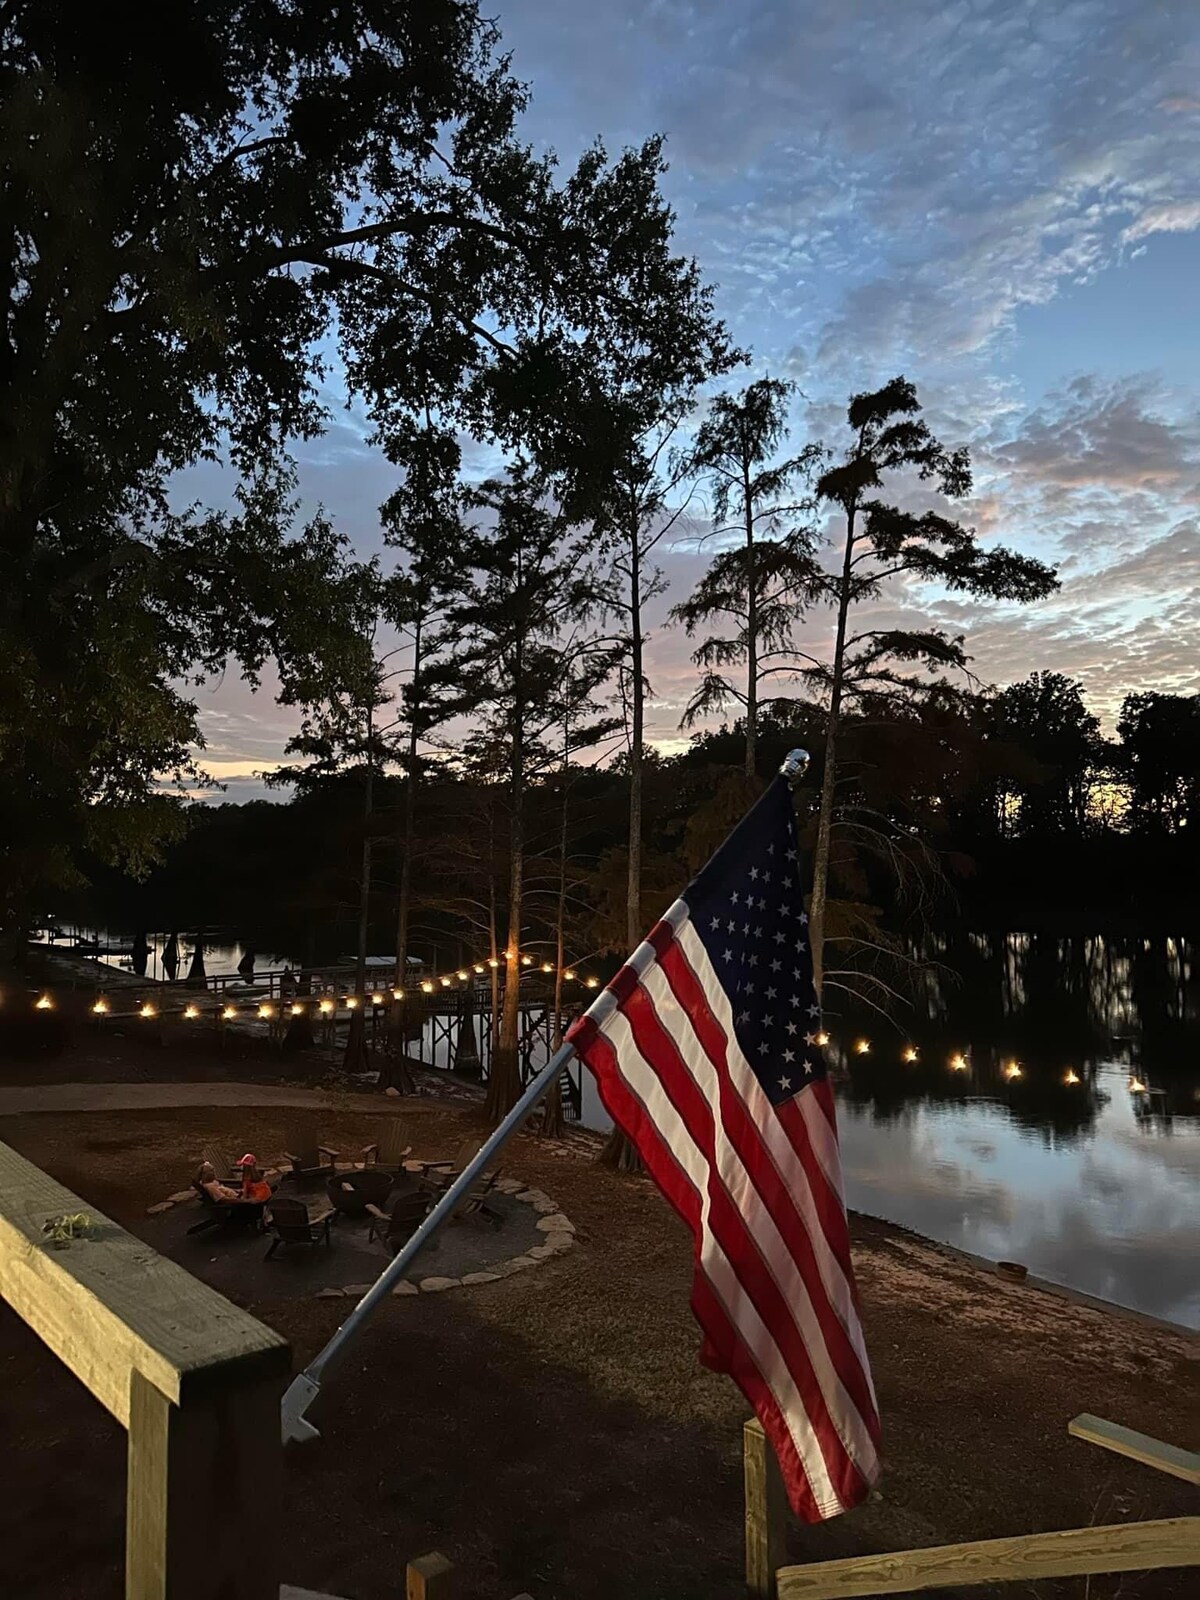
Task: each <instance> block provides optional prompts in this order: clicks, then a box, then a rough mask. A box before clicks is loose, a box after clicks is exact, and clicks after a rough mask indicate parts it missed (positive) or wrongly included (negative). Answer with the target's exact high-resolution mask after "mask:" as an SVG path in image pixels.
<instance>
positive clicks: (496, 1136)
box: [282, 1044, 575, 1444]
mask: <svg viewBox="0 0 1200 1600" xmlns="http://www.w3.org/2000/svg"><path fill="white" fill-rule="evenodd" d="M574 1054H575V1050H574V1047H573V1046H572V1045H569V1044H564V1045H563V1046H562V1048H561V1049H560V1050H558V1051H556V1052H555V1054H554V1056H553V1057H552V1059H551V1060H550V1061H548V1062H547V1063H546V1065H545V1066H544V1067H543V1068H542V1070H541V1071H540V1072H539V1073H538V1075H537V1076H536V1077H535V1078H532V1079H530V1082H529V1085H528V1087H527V1088H526V1090H525V1093H524V1094H523V1095H522V1096H521V1098H520V1099H519V1100H518V1101H517V1103H516V1105H515V1106H514V1107H513V1108H512V1110H511V1111H510V1112H509V1113H508V1115H507V1116H506V1117H505V1119H504V1121H503V1122H502V1123H501V1124H500V1126H499V1127H498V1128H496V1129H495V1130H494V1131H493V1132H492V1134H491V1136H490V1137H489V1138H488V1140H487V1142H486V1144H484V1145H483V1146H482V1147H481V1148H480V1150H479V1152H478V1153H477V1154H476V1155H475V1156H474V1157H472V1159H471V1160H470V1161H469V1162H468V1163H467V1165H466V1166H465V1167H464V1168H463V1170H462V1172H461V1173H460V1174H459V1175H458V1177H457V1178H456V1179H455V1180H454V1182H453V1183H452V1184H451V1185H450V1187H449V1189H447V1190H446V1193H445V1194H444V1195H443V1196H442V1198H441V1199H440V1200H439V1201H438V1203H437V1205H436V1206H434V1208H433V1210H432V1211H431V1212H430V1213H429V1215H428V1216H427V1217H426V1218H425V1220H424V1222H422V1224H421V1226H420V1227H419V1228H418V1229H417V1231H416V1233H414V1234H413V1236H412V1238H411V1239H409V1241H408V1243H407V1244H405V1245H404V1247H403V1248H402V1249H401V1250H400V1251H399V1253H398V1254H397V1255H396V1257H395V1259H394V1260H393V1261H391V1262H390V1263H389V1264H388V1266H386V1267H385V1268H384V1270H383V1271H382V1272H381V1273H380V1274H379V1277H378V1278H376V1280H375V1282H374V1283H373V1284H372V1285H371V1287H370V1288H369V1289H368V1290H367V1292H366V1294H365V1295H363V1297H362V1299H361V1300H360V1301H359V1302H358V1304H357V1305H356V1306H355V1308H354V1310H353V1311H352V1312H351V1313H350V1315H349V1316H348V1317H347V1318H346V1320H345V1322H343V1323H342V1325H341V1327H340V1328H339V1329H338V1331H337V1332H336V1333H335V1334H334V1336H333V1338H332V1339H330V1341H329V1343H328V1344H327V1345H326V1346H325V1348H324V1350H322V1351H321V1352H320V1354H319V1355H317V1356H315V1357H314V1358H313V1360H312V1361H310V1362H309V1364H308V1366H307V1367H305V1369H304V1371H303V1372H301V1373H299V1374H298V1375H297V1376H296V1377H295V1378H293V1379H292V1382H291V1384H290V1385H289V1387H288V1390H287V1393H286V1394H285V1395H284V1397H283V1407H282V1421H283V1442H284V1444H287V1443H288V1441H289V1440H294V1441H295V1442H296V1443H298V1444H303V1443H305V1442H307V1441H308V1440H309V1439H316V1438H319V1437H320V1430H319V1429H317V1428H315V1427H314V1426H313V1424H312V1423H311V1422H309V1421H308V1419H307V1418H306V1417H305V1414H304V1413H305V1412H306V1411H307V1410H308V1408H309V1406H310V1405H311V1404H312V1403H313V1401H314V1400H315V1399H316V1398H317V1396H318V1395H319V1394H320V1392H321V1379H322V1377H323V1376H324V1374H325V1372H326V1371H327V1370H328V1368H329V1367H331V1366H332V1365H333V1363H334V1361H335V1360H336V1359H337V1358H338V1356H339V1355H341V1353H342V1351H343V1350H344V1349H345V1348H346V1346H347V1345H348V1344H349V1343H350V1341H351V1340H352V1339H353V1338H354V1336H355V1334H356V1333H357V1332H358V1331H359V1329H360V1328H361V1327H362V1326H363V1324H364V1323H365V1322H366V1320H367V1318H368V1317H369V1316H370V1315H371V1313H372V1312H373V1311H374V1310H375V1308H376V1306H378V1305H379V1303H380V1302H381V1301H383V1300H386V1299H387V1297H388V1295H389V1294H390V1292H391V1290H392V1289H393V1287H394V1286H395V1285H396V1284H397V1283H398V1282H399V1280H400V1279H401V1278H402V1277H403V1276H404V1273H405V1271H406V1269H407V1268H408V1266H409V1265H410V1264H411V1262H412V1260H413V1258H414V1257H415V1256H416V1255H417V1254H418V1253H419V1252H420V1251H421V1250H423V1249H424V1248H425V1246H426V1245H427V1244H428V1243H429V1241H430V1239H432V1238H433V1236H434V1234H435V1233H437V1231H438V1229H439V1228H441V1227H442V1225H443V1224H444V1223H446V1222H447V1221H449V1219H450V1217H451V1216H452V1215H453V1214H454V1212H455V1210H456V1209H457V1207H458V1203H459V1201H460V1200H462V1199H463V1197H464V1196H465V1195H466V1194H467V1193H468V1192H469V1190H470V1188H471V1186H472V1184H473V1183H474V1182H475V1180H476V1178H478V1177H479V1175H480V1173H481V1172H483V1170H484V1168H485V1167H486V1166H487V1165H488V1163H489V1162H490V1161H491V1159H492V1157H493V1156H495V1155H496V1154H498V1152H499V1151H500V1150H502V1149H503V1148H504V1146H505V1145H506V1144H507V1143H508V1141H509V1140H510V1139H511V1138H512V1136H513V1134H514V1133H516V1131H517V1129H518V1128H520V1126H521V1124H522V1123H523V1122H524V1121H525V1119H526V1118H527V1117H528V1115H529V1113H530V1112H531V1111H532V1110H533V1108H534V1107H535V1106H536V1105H537V1103H538V1101H539V1100H540V1099H541V1098H542V1096H543V1095H544V1094H545V1093H546V1091H547V1090H548V1089H549V1088H550V1086H551V1084H552V1083H553V1082H554V1080H555V1079H556V1078H557V1077H558V1075H559V1073H560V1072H561V1071H562V1069H563V1068H564V1067H565V1066H566V1064H567V1062H568V1061H570V1059H571V1057H572V1056H573V1055H574Z"/></svg>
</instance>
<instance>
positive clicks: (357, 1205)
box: [325, 1167, 392, 1217]
mask: <svg viewBox="0 0 1200 1600" xmlns="http://www.w3.org/2000/svg"><path fill="white" fill-rule="evenodd" d="M391 1187H392V1174H391V1173H390V1172H386V1171H380V1169H379V1168H378V1167H364V1168H363V1169H362V1170H361V1171H359V1172H337V1173H334V1174H333V1175H332V1176H331V1177H328V1178H326V1180H325V1193H326V1194H327V1195H328V1196H329V1201H330V1204H331V1205H332V1206H333V1207H334V1208H335V1209H336V1210H338V1211H340V1212H342V1214H343V1215H344V1216H347V1217H365V1216H366V1214H367V1207H368V1206H382V1205H383V1203H384V1201H385V1200H386V1199H387V1197H388V1194H389V1192H390V1191H391Z"/></svg>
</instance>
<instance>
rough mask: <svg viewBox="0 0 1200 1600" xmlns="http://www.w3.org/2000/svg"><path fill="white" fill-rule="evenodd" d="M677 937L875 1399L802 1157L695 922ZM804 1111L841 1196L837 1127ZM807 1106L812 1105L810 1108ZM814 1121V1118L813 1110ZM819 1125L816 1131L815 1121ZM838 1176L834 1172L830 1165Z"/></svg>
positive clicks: (857, 1326) (816, 1109)
mask: <svg viewBox="0 0 1200 1600" xmlns="http://www.w3.org/2000/svg"><path fill="white" fill-rule="evenodd" d="M677 938H678V940H679V944H680V947H681V949H682V950H683V953H684V955H685V956H686V957H687V960H688V965H689V966H690V967H691V969H692V971H693V972H694V973H695V975H696V978H697V981H698V982H699V984H700V986H701V987H702V988H703V990H704V993H705V995H706V996H707V998H708V1004H709V1008H710V1009H711V1011H712V1013H713V1015H714V1016H715V1017H716V1019H717V1022H718V1024H719V1025H720V1028H721V1031H722V1033H724V1035H725V1041H726V1044H725V1048H726V1060H727V1061H728V1063H729V1076H730V1081H731V1082H732V1084H733V1086H734V1088H735V1089H736V1091H737V1093H738V1094H739V1095H740V1096H741V1098H742V1101H743V1103H744V1104H745V1106H746V1110H747V1112H748V1114H749V1116H750V1118H751V1120H752V1121H753V1123H754V1125H755V1127H756V1128H757V1129H758V1130H759V1132H760V1134H761V1135H762V1138H763V1141H764V1143H765V1145H766V1147H767V1149H768V1151H769V1152H770V1155H771V1158H772V1160H773V1161H774V1163H775V1168H776V1171H777V1172H778V1173H779V1175H780V1178H781V1180H782V1181H783V1183H784V1184H785V1185H786V1186H787V1188H788V1190H789V1192H790V1193H791V1196H792V1198H793V1200H794V1201H795V1202H796V1205H797V1208H798V1209H799V1211H800V1213H801V1218H802V1220H803V1222H804V1228H805V1232H806V1233H807V1234H808V1236H809V1238H810V1239H811V1240H812V1243H813V1250H814V1252H815V1254H816V1258H817V1266H818V1270H819V1271H820V1274H821V1282H822V1283H823V1284H824V1285H825V1292H826V1293H827V1294H828V1296H829V1301H830V1304H831V1305H832V1306H833V1309H834V1312H835V1313H836V1315H837V1316H838V1318H839V1320H840V1321H841V1323H842V1326H843V1327H844V1328H845V1330H846V1333H847V1335H848V1337H849V1339H850V1343H851V1345H852V1347H853V1349H854V1351H855V1354H856V1355H857V1356H858V1359H859V1362H860V1364H861V1366H862V1369H863V1371H864V1373H865V1374H866V1378H867V1385H868V1388H869V1389H870V1392H871V1398H872V1399H873V1400H874V1398H875V1391H874V1387H873V1385H872V1383H871V1367H870V1363H869V1362H868V1360H867V1349H866V1343H865V1341H864V1339H863V1331H862V1324H861V1323H860V1321H859V1318H858V1311H857V1308H856V1307H855V1304H854V1296H853V1295H852V1293H851V1290H850V1285H849V1283H848V1282H847V1281H846V1275H845V1273H844V1272H843V1270H842V1265H841V1262H840V1261H838V1259H837V1257H836V1256H835V1255H834V1253H833V1251H832V1250H831V1249H830V1246H829V1242H828V1240H827V1239H826V1237H825V1230H824V1228H823V1227H822V1226H821V1219H820V1217H819V1216H818V1214H817V1208H816V1203H815V1201H814V1200H813V1195H812V1189H811V1187H810V1185H809V1181H808V1174H807V1173H806V1172H805V1170H804V1167H803V1164H802V1163H801V1161H800V1157H799V1156H798V1155H797V1154H796V1152H795V1150H794V1149H793V1148H792V1142H791V1140H790V1139H789V1138H788V1136H787V1132H786V1130H785V1129H784V1128H783V1127H782V1126H781V1124H780V1122H779V1120H778V1118H777V1117H776V1115H775V1111H774V1107H773V1106H772V1105H771V1102H770V1101H769V1100H768V1098H767V1096H766V1093H765V1091H764V1090H763V1087H762V1085H761V1084H760V1083H759V1081H758V1078H757V1077H756V1076H755V1074H754V1072H753V1071H752V1069H751V1067H750V1063H749V1062H748V1061H747V1060H746V1058H745V1056H744V1055H743V1054H742V1050H741V1046H740V1045H739V1044H738V1042H737V1033H736V1031H735V1029H734V1026H733V1011H732V1009H731V1007H730V1004H729V999H728V997H727V995H726V994H725V991H724V989H722V987H721V984H720V982H719V981H718V979H717V975H716V973H715V972H714V970H713V966H712V963H711V962H710V961H709V959H708V951H707V950H706V949H705V947H704V942H703V940H701V939H700V937H699V936H698V934H697V933H696V929H695V927H694V925H693V924H692V923H691V922H685V923H683V924H682V925H681V926H680V927H679V928H678V932H677ZM799 1098H800V1110H801V1114H802V1115H803V1116H804V1119H805V1127H806V1128H807V1129H809V1136H810V1138H811V1139H812V1142H813V1147H814V1151H815V1153H816V1155H817V1159H818V1162H819V1164H820V1166H821V1170H822V1171H823V1172H824V1173H825V1175H826V1177H828V1178H830V1182H831V1187H832V1188H833V1192H834V1193H835V1194H836V1195H837V1196H838V1197H839V1200H840V1197H841V1192H842V1188H841V1182H840V1162H839V1159H838V1149H837V1140H836V1139H835V1138H834V1134H833V1129H832V1128H831V1127H830V1126H829V1122H828V1119H827V1118H826V1116H825V1113H824V1112H823V1111H822V1110H821V1108H820V1106H818V1105H813V1104H812V1103H811V1102H812V1096H811V1095H805V1094H801V1095H800V1097H799ZM806 1103H807V1104H806ZM810 1111H811V1113H812V1118H811V1119H810V1117H809V1114H808V1113H809V1112H810ZM814 1121H815V1123H816V1124H817V1127H816V1129H815V1132H814V1130H813V1122H814ZM831 1162H832V1165H833V1173H832V1174H831V1173H830V1163H831ZM874 1453H875V1449H874V1446H873V1445H872V1446H871V1448H870V1450H869V1451H868V1454H867V1455H866V1456H865V1457H863V1458H861V1464H863V1465H864V1466H867V1465H869V1463H870V1461H871V1460H872V1459H873V1458H874Z"/></svg>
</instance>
